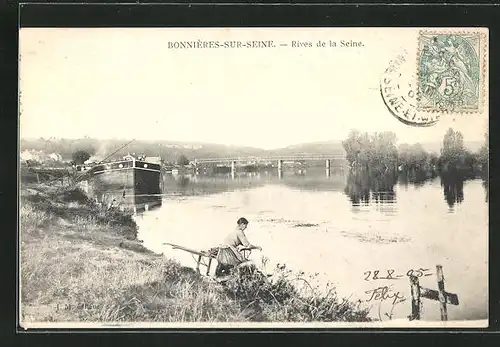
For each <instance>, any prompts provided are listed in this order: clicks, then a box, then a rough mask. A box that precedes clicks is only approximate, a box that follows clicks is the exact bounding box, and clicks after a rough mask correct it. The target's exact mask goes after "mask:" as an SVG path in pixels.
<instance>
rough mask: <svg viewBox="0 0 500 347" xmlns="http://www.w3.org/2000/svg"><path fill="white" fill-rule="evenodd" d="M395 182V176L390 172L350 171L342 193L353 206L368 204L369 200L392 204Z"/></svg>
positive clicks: (394, 195)
mask: <svg viewBox="0 0 500 347" xmlns="http://www.w3.org/2000/svg"><path fill="white" fill-rule="evenodd" d="M396 183H397V177H396V176H395V175H394V174H392V173H376V174H373V173H370V172H368V171H366V170H362V171H350V172H349V173H348V175H347V182H346V186H345V188H344V193H345V194H346V195H347V196H348V197H349V200H350V201H351V203H352V205H353V206H360V205H368V204H370V202H375V203H389V204H392V203H394V202H395V201H396V192H395V191H394V186H395V185H396Z"/></svg>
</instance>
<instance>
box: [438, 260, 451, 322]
mask: <svg viewBox="0 0 500 347" xmlns="http://www.w3.org/2000/svg"><path fill="white" fill-rule="evenodd" d="M436 275H437V282H438V291H439V303H440V309H441V320H442V321H446V320H448V311H447V309H446V297H445V293H446V292H445V290H444V276H443V267H442V266H441V265H436Z"/></svg>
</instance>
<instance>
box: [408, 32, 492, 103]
mask: <svg viewBox="0 0 500 347" xmlns="http://www.w3.org/2000/svg"><path fill="white" fill-rule="evenodd" d="M486 41H487V38H486V35H484V34H482V33H481V32H479V31H477V32H469V31H457V30H455V31H453V30H450V31H425V30H423V31H420V34H419V44H418V54H417V56H418V58H417V59H418V61H417V63H418V65H417V66H418V70H417V74H418V81H417V85H418V94H419V98H418V106H417V108H418V110H419V111H427V112H440V113H442V112H446V113H476V112H480V111H481V108H482V106H483V98H484V95H485V92H486V91H485V79H486V66H485V65H486V63H487V61H486V55H487V50H486V49H487V42H486Z"/></svg>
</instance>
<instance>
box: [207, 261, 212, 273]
mask: <svg viewBox="0 0 500 347" xmlns="http://www.w3.org/2000/svg"><path fill="white" fill-rule="evenodd" d="M211 265H212V257H210V258H208V265H207V276H208V275H209V274H210V266H211Z"/></svg>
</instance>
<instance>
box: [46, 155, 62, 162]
mask: <svg viewBox="0 0 500 347" xmlns="http://www.w3.org/2000/svg"><path fill="white" fill-rule="evenodd" d="M49 157H50V159H52V160H55V161H62V160H63V159H62V156H61V155H60V154H59V153H51V154H50V155H49Z"/></svg>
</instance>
